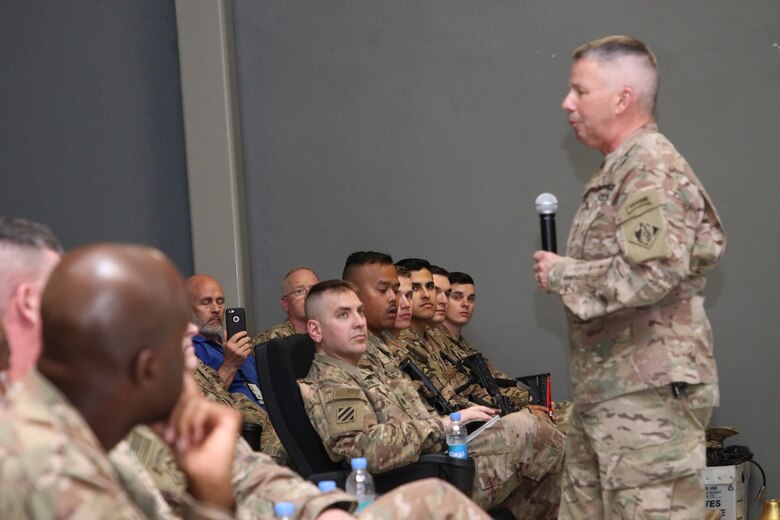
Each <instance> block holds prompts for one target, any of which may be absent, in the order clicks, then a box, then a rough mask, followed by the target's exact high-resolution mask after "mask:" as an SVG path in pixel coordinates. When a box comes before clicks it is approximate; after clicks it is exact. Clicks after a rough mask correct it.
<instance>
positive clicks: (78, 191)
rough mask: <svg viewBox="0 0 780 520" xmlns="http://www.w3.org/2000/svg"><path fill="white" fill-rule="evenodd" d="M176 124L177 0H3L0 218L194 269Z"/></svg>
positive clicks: (70, 241) (68, 241)
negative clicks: (141, 247) (134, 248)
mask: <svg viewBox="0 0 780 520" xmlns="http://www.w3.org/2000/svg"><path fill="white" fill-rule="evenodd" d="M183 128H184V127H183V124H182V109H181V87H180V81H179V55H178V46H177V43H176V12H175V9H174V5H173V2H172V1H171V2H162V1H154V0H145V1H135V0H124V1H114V0H112V1H111V2H106V1H103V0H81V1H65V2H52V1H44V0H3V1H2V2H0V179H2V184H1V186H2V188H0V214H2V215H14V216H22V217H27V218H32V219H35V220H39V221H41V222H45V223H47V224H48V225H49V226H51V228H52V229H53V230H54V232H55V233H56V234H57V235H58V236H59V238H60V240H61V241H62V242H63V243H64V244H65V246H66V247H67V248H71V247H74V246H77V245H80V244H85V243H89V242H95V241H106V240H111V241H122V242H138V243H146V244H150V245H153V246H155V247H158V248H160V249H161V250H163V251H164V252H165V253H167V254H168V255H169V256H171V257H172V258H173V260H174V261H175V262H176V264H177V265H178V266H179V268H180V269H181V270H182V271H183V272H185V273H186V274H191V273H192V268H193V267H192V266H193V261H192V239H191V237H190V215H189V202H188V197H187V168H186V162H185V156H184V130H183Z"/></svg>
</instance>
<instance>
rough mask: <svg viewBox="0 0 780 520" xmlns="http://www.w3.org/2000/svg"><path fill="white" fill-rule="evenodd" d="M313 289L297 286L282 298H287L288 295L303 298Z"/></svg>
mask: <svg viewBox="0 0 780 520" xmlns="http://www.w3.org/2000/svg"><path fill="white" fill-rule="evenodd" d="M310 290H311V287H296V288H295V289H293V290H292V291H290V292H288V293H287V294H283V295H282V298H287V297H288V296H294V297H296V298H302V297H304V296H306V295H307V294H309V291H310Z"/></svg>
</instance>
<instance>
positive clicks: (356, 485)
mask: <svg viewBox="0 0 780 520" xmlns="http://www.w3.org/2000/svg"><path fill="white" fill-rule="evenodd" d="M346 491H347V493H349V494H350V495H352V496H353V497H355V498H356V499H357V501H358V507H357V509H356V510H355V513H359V512H360V511H362V510H363V508H365V507H366V506H369V505H370V504H371V503H372V502H373V501H374V479H373V477H371V473H369V472H368V471H366V459H364V458H362V457H357V458H354V459H352V473H350V474H349V476H348V477H347V485H346Z"/></svg>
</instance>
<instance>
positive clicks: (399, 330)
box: [384, 265, 412, 340]
mask: <svg viewBox="0 0 780 520" xmlns="http://www.w3.org/2000/svg"><path fill="white" fill-rule="evenodd" d="M395 272H396V274H398V282H399V285H398V311H397V313H396V315H395V321H394V322H393V327H392V328H391V329H389V330H386V331H385V332H384V336H385V339H387V340H398V339H400V338H401V336H402V335H404V333H406V332H408V331H407V330H406V329H408V328H409V326H410V325H411V324H412V278H411V275H410V274H409V271H408V270H407V269H406V268H405V267H401V266H399V265H397V266H395Z"/></svg>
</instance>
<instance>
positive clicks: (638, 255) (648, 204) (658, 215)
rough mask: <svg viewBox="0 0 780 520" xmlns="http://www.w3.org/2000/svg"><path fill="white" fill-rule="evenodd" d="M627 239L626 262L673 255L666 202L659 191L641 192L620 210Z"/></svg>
mask: <svg viewBox="0 0 780 520" xmlns="http://www.w3.org/2000/svg"><path fill="white" fill-rule="evenodd" d="M618 219H619V223H618V225H619V226H620V232H621V233H622V235H623V238H624V239H625V254H626V260H628V261H629V262H630V263H632V264H638V263H641V262H645V261H647V260H652V259H654V258H665V257H667V256H669V254H670V249H669V245H668V244H667V242H666V220H665V217H664V212H663V203H661V199H660V197H659V194H658V192H656V191H649V190H645V191H638V192H636V193H632V194H631V195H629V196H628V197H627V198H626V201H625V202H624V203H623V205H622V206H621V207H620V210H619V211H618Z"/></svg>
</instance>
